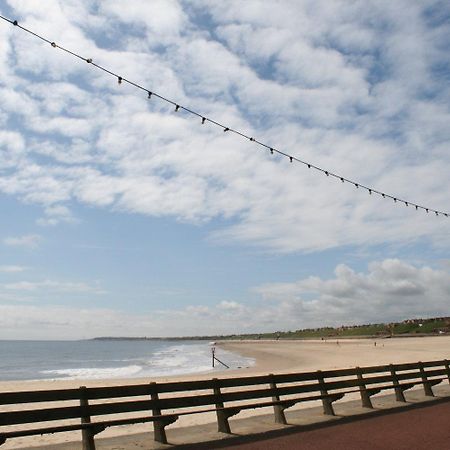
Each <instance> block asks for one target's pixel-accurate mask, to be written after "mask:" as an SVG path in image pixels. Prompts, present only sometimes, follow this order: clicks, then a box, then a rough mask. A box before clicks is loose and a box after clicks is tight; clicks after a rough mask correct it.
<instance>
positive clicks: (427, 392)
mask: <svg viewBox="0 0 450 450" xmlns="http://www.w3.org/2000/svg"><path fill="white" fill-rule="evenodd" d="M419 370H420V376H421V378H422V383H423V392H424V394H425V395H426V396H428V397H434V394H433V389H432V388H431V384H430V383H429V382H428V378H427V373H426V372H425V369H424V368H423V362H422V361H419Z"/></svg>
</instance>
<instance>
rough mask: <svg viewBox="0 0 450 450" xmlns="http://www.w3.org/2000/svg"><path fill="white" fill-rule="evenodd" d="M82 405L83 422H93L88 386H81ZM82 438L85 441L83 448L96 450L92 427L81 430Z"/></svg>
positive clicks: (84, 449)
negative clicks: (90, 412)
mask: <svg viewBox="0 0 450 450" xmlns="http://www.w3.org/2000/svg"><path fill="white" fill-rule="evenodd" d="M80 406H81V408H82V411H81V423H91V416H90V414H89V409H88V408H89V400H88V395H87V389H86V386H80ZM81 438H82V442H83V450H95V441H94V432H93V430H92V429H89V428H83V429H82V430H81Z"/></svg>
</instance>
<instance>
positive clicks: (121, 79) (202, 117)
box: [0, 15, 450, 217]
mask: <svg viewBox="0 0 450 450" xmlns="http://www.w3.org/2000/svg"><path fill="white" fill-rule="evenodd" d="M0 18H1V19H3V20H4V21H6V22H8V23H10V24H11V25H14V26H15V27H17V28H20V29H21V30H23V31H25V32H27V33H29V34H31V35H32V36H34V37H36V38H38V39H40V40H42V41H44V42H46V43H47V44H50V45H51V46H52V47H53V48H57V49H59V50H62V51H63V52H66V53H68V54H70V55H72V56H74V57H75V58H78V59H80V60H82V61H85V62H86V63H88V64H90V65H91V66H94V67H95V68H97V69H99V70H101V71H103V72H105V73H107V74H108V75H111V76H112V77H114V78H115V79H116V80H117V82H118V83H119V84H122V83H127V84H129V85H131V86H134V87H135V88H137V89H140V90H141V91H143V92H145V93H146V95H147V98H148V99H151V98H152V97H156V98H158V99H160V100H162V101H164V102H166V103H169V104H170V105H172V106H173V107H174V110H175V112H178V111H180V110H182V111H185V112H187V113H189V114H191V115H194V116H196V117H198V118H199V119H200V120H201V124H205V123H206V122H208V123H210V124H212V125H215V126H217V127H219V128H221V129H222V130H223V131H224V132H227V133H234V134H236V135H238V136H240V137H242V138H244V139H247V140H249V141H251V142H252V143H254V144H256V145H259V146H260V147H263V148H264V149H266V150H268V151H269V152H270V154H272V155H273V154H277V155H280V156H282V157H285V158H287V159H289V161H290V162H291V163H293V162H294V161H295V162H297V163H300V164H303V165H304V166H306V167H307V168H308V169H313V170H316V171H318V172H320V173H322V174H324V175H326V176H327V177H331V178H335V179H336V180H338V181H340V182H342V183H349V184H352V185H353V186H355V187H356V188H358V189H363V190H366V191H367V192H368V193H369V195H379V196H381V197H382V198H385V199H389V200H392V201H394V203H398V204H404V205H405V206H410V207H412V208H415V209H416V210H419V209H420V210H423V211H425V212H427V213H434V214H435V215H436V216H445V217H449V216H450V213H449V212H445V211H440V210H436V209H433V208H430V207H427V206H423V205H419V204H417V203H414V202H411V201H408V200H404V199H402V198H399V197H396V196H394V195H391V194H387V193H385V192H382V191H379V190H377V189H374V188H372V187H370V186H366V185H364V184H361V183H358V182H356V181H354V180H350V179H349V178H346V177H344V176H341V175H339V174H337V173H334V172H332V171H330V170H326V169H324V168H322V167H319V166H317V165H315V164H312V163H310V162H307V161H304V160H302V159H300V158H298V157H296V156H293V155H290V154H289V153H286V152H284V151H281V150H279V149H277V148H275V147H273V146H270V145H268V144H265V143H264V142H261V141H259V140H258V139H255V138H254V137H252V136H249V135H247V134H245V133H243V132H241V131H239V130H236V129H234V128H232V127H229V126H226V125H224V124H221V123H219V122H217V121H215V120H213V119H211V118H209V117H207V116H205V115H203V114H201V113H199V112H197V111H194V110H192V109H190V108H188V107H186V106H183V105H181V104H179V103H177V102H175V101H173V100H170V99H169V98H166V97H164V96H163V95H161V94H158V93H157V92H155V91H153V90H150V89H148V88H146V87H144V86H141V85H140V84H138V83H135V82H134V81H132V80H128V79H127V78H125V77H123V76H121V75H119V74H117V73H114V72H112V71H111V70H109V69H107V68H105V67H103V66H101V65H100V64H97V63H95V62H94V61H93V59H92V58H85V57H84V56H81V55H79V54H78V53H76V52H74V51H72V50H69V49H67V48H65V47H62V46H61V45H58V44H57V43H56V42H54V41H51V40H49V39H47V38H45V37H43V36H41V35H40V34H38V33H36V32H34V31H32V30H30V29H28V28H25V27H24V26H22V25H20V24H19V22H18V21H17V20H11V19H8V18H7V17H4V16H2V15H0Z"/></svg>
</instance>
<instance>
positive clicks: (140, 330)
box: [0, 259, 450, 339]
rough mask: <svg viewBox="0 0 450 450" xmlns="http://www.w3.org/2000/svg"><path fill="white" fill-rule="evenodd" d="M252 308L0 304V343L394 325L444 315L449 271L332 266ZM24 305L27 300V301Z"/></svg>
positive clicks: (264, 294) (271, 288) (60, 288)
mask: <svg viewBox="0 0 450 450" xmlns="http://www.w3.org/2000/svg"><path fill="white" fill-rule="evenodd" d="M4 288H6V291H8V289H9V290H12V291H15V290H17V291H18V292H21V293H26V292H34V291H37V290H47V291H48V292H51V291H52V290H53V291H55V292H80V293H99V292H97V291H98V289H99V288H97V287H96V286H90V285H87V284H84V283H64V282H52V281H44V282H37V283H36V282H21V283H14V284H13V283H11V284H9V285H4ZM254 292H256V293H257V294H259V295H260V296H261V299H260V300H259V303H257V304H253V305H250V304H243V303H239V302H236V301H235V300H223V301H221V302H219V303H217V304H216V305H212V306H211V305H209V306H208V305H202V304H198V305H190V306H187V307H185V308H182V309H173V310H159V311H153V312H151V313H150V312H149V313H146V312H140V313H131V312H129V311H128V312H127V311H120V310H114V309H102V308H97V307H91V308H72V307H67V306H52V305H46V304H41V305H40V306H39V307H37V306H34V305H32V304H31V305H24V304H23V303H20V302H19V300H18V299H16V300H15V302H16V303H15V304H14V305H11V304H9V303H7V301H6V300H7V299H6V298H4V299H3V301H2V303H3V304H0V338H2V337H8V338H9V339H12V338H14V337H20V338H22V339H23V338H25V337H28V338H33V339H36V338H39V337H43V336H46V337H47V338H55V339H58V338H62V337H64V338H80V337H94V336H99V335H109V336H111V335H112V336H118V335H120V336H193V335H216V334H232V333H252V332H263V331H272V332H274V331H278V330H296V329H300V328H309V327H319V326H326V325H330V326H339V325H342V324H362V323H374V322H391V321H400V320H404V319H406V318H413V317H433V316H445V315H448V302H449V299H450V276H449V272H448V270H437V269H432V268H430V267H426V266H422V267H415V266H412V265H410V264H407V263H405V262H404V261H400V260H396V259H386V260H383V261H380V262H373V263H371V264H370V265H369V269H368V271H367V273H358V272H355V271H354V270H352V269H351V268H349V267H348V266H346V265H343V264H341V265H338V266H337V267H336V270H335V277H334V278H331V279H321V278H319V277H309V278H305V279H301V280H299V281H297V282H293V283H271V284H266V285H261V286H259V287H256V288H254ZM28 301H29V300H28Z"/></svg>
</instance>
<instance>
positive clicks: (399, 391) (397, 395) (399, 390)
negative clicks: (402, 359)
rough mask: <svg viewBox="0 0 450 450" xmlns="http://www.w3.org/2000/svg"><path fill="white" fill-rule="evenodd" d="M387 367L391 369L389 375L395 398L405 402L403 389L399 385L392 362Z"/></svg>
mask: <svg viewBox="0 0 450 450" xmlns="http://www.w3.org/2000/svg"><path fill="white" fill-rule="evenodd" d="M389 367H390V369H391V377H392V384H393V385H394V390H395V398H396V400H397V401H398V402H403V403H406V399H405V394H403V389H402V387H401V386H400V383H399V382H398V378H397V373H396V372H395V367H394V366H393V365H392V364H389Z"/></svg>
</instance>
